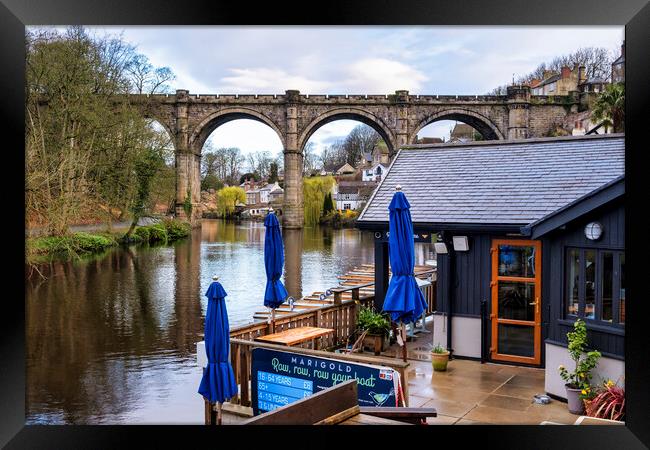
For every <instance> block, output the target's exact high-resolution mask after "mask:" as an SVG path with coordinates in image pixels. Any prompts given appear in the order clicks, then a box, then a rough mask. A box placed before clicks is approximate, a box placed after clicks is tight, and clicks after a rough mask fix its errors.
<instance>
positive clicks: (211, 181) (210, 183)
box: [201, 174, 223, 191]
mask: <svg viewBox="0 0 650 450" xmlns="http://www.w3.org/2000/svg"><path fill="white" fill-rule="evenodd" d="M222 187H223V182H222V181H221V180H220V179H219V178H217V176H216V175H214V174H209V175H206V176H205V177H203V179H202V180H201V190H202V191H207V190H208V189H214V190H215V191H218V190H219V189H221V188H222Z"/></svg>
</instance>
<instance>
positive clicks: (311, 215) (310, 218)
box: [303, 176, 334, 225]
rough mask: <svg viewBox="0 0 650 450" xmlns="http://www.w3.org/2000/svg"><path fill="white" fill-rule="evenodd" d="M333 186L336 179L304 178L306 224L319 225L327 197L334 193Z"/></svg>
mask: <svg viewBox="0 0 650 450" xmlns="http://www.w3.org/2000/svg"><path fill="white" fill-rule="evenodd" d="M333 185H334V178H333V177H331V176H326V177H309V178H303V198H304V202H305V206H304V211H305V224H307V225H316V224H317V223H318V221H319V220H320V217H321V215H322V214H323V205H324V201H325V195H327V193H329V192H331V191H332V186H333Z"/></svg>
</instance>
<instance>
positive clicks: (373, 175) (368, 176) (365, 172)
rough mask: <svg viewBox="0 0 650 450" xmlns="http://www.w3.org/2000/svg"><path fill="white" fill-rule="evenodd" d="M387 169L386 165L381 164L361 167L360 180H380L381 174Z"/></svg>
mask: <svg viewBox="0 0 650 450" xmlns="http://www.w3.org/2000/svg"><path fill="white" fill-rule="evenodd" d="M387 171H388V167H386V166H384V165H383V164H379V163H377V164H375V165H374V166H371V167H368V168H365V169H362V171H361V180H362V181H374V182H379V181H381V177H382V175H384V174H385V173H386V172H387Z"/></svg>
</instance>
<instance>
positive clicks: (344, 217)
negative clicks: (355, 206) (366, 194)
mask: <svg viewBox="0 0 650 450" xmlns="http://www.w3.org/2000/svg"><path fill="white" fill-rule="evenodd" d="M357 217H359V213H357V212H356V211H351V210H346V211H345V212H340V211H332V212H330V213H328V214H325V215H324V216H323V217H321V218H320V221H319V224H320V225H321V226H328V227H332V228H354V227H356V226H357Z"/></svg>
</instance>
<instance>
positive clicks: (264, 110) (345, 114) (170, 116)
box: [129, 86, 579, 228]
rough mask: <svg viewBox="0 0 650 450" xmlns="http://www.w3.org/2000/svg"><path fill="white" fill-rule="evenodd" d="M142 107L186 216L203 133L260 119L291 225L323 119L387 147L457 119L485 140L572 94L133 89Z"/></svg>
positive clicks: (297, 222)
mask: <svg viewBox="0 0 650 450" xmlns="http://www.w3.org/2000/svg"><path fill="white" fill-rule="evenodd" d="M129 101H130V102H131V103H132V104H137V105H140V106H141V108H142V111H143V113H144V114H146V115H147V116H148V117H151V118H153V119H155V120H157V121H158V122H160V123H161V124H162V125H163V126H164V127H165V128H166V129H167V131H168V132H169V133H170V134H171V136H172V137H173V140H174V146H175V149H176V168H177V175H176V177H177V178H176V179H177V183H176V212H177V214H178V215H180V216H183V215H184V214H185V213H184V210H183V207H182V205H183V202H184V201H185V198H186V197H187V196H188V195H189V196H190V197H191V201H192V204H193V205H194V207H193V208H192V211H193V212H192V216H193V218H196V217H200V211H199V205H198V203H199V200H200V161H201V149H202V147H203V144H204V143H205V141H206V139H207V138H208V136H209V135H210V133H212V131H214V130H215V129H216V128H217V127H218V126H220V125H223V124H224V123H226V122H229V121H231V120H235V119H253V120H257V121H260V122H262V123H265V124H266V125H268V126H269V127H271V128H272V129H273V130H275V132H276V133H277V134H278V137H279V138H280V141H281V142H282V145H283V147H284V172H285V187H284V220H283V225H284V226H285V227H288V228H300V227H302V225H303V196H302V165H303V155H302V150H303V148H304V146H305V144H306V143H307V141H308V140H309V138H310V136H311V135H312V134H313V133H314V132H315V131H316V130H317V129H318V128H319V127H321V126H322V125H324V124H326V123H328V122H331V121H334V120H339V119H353V120H358V121H360V122H363V123H365V124H367V125H369V126H371V127H372V128H374V129H375V130H376V131H377V132H378V133H379V134H380V135H381V136H382V138H383V139H384V141H385V142H386V144H387V145H388V148H389V151H390V153H391V155H392V154H394V153H395V152H396V150H397V149H398V148H399V147H400V146H401V145H405V144H412V143H414V141H415V139H416V136H417V134H418V132H420V130H421V129H422V128H423V127H425V126H426V125H428V124H430V123H432V122H435V121H438V120H445V119H451V120H459V121H462V122H465V123H467V124H468V125H471V126H472V127H474V128H475V129H476V130H477V131H478V132H480V133H481V134H482V135H483V137H484V138H485V139H518V138H527V137H538V136H544V135H546V134H547V133H548V132H549V131H550V130H551V129H552V128H554V127H555V126H556V125H557V124H558V123H559V122H561V121H562V120H563V119H564V117H565V116H566V115H567V114H568V113H569V112H570V111H575V110H577V107H578V103H579V102H578V98H577V97H576V96H531V95H530V88H528V87H526V86H511V87H509V88H508V93H507V95H501V96H485V95H478V96H476V95H440V96H438V95H409V93H408V91H396V92H395V94H392V95H300V93H299V91H286V93H285V94H284V95H190V94H189V92H188V91H186V90H177V91H176V94H175V95H151V96H146V95H142V96H131V97H130V98H129Z"/></svg>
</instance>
